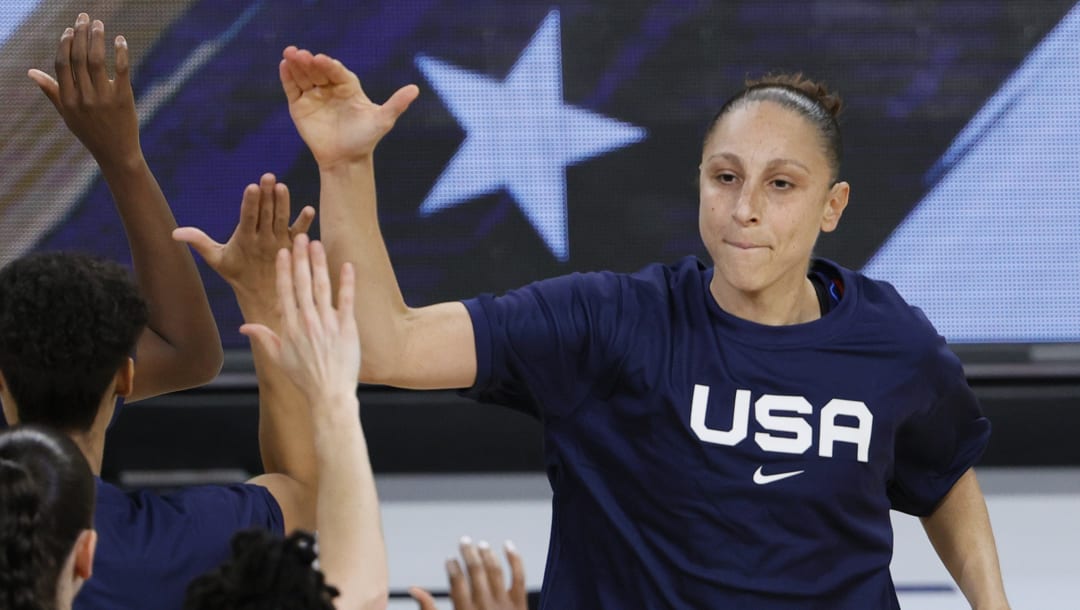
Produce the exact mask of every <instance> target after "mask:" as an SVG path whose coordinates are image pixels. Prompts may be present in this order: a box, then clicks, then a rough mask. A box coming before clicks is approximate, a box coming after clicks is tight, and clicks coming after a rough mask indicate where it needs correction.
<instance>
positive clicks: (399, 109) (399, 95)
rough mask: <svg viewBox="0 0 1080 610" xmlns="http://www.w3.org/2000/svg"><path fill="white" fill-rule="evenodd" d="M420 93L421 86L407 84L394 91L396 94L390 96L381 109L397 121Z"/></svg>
mask: <svg viewBox="0 0 1080 610" xmlns="http://www.w3.org/2000/svg"><path fill="white" fill-rule="evenodd" d="M419 95H420V88H419V87H417V86H416V85H405V86H404V87H402V88H401V89H398V90H397V91H395V92H394V95H391V96H390V99H388V100H386V103H385V104H383V105H382V107H381V109H380V111H381V112H383V113H386V114H387V115H389V118H390V119H391V120H393V121H396V120H397V118H398V117H399V116H401V114H402V113H403V112H405V111H406V110H408V109H409V105H410V104H412V103H413V101H415V100H416V98H417V97H418V96H419Z"/></svg>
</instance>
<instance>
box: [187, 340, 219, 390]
mask: <svg viewBox="0 0 1080 610" xmlns="http://www.w3.org/2000/svg"><path fill="white" fill-rule="evenodd" d="M224 364H225V350H223V349H222V347H221V341H220V340H219V341H217V342H215V343H213V344H210V345H207V346H205V347H203V348H202V349H200V350H199V354H198V356H197V357H196V358H193V359H192V364H191V371H190V375H191V387H197V386H201V385H206V384H208V383H210V382H211V381H213V380H215V379H217V376H218V375H219V374H221V367H222V366H223V365H224Z"/></svg>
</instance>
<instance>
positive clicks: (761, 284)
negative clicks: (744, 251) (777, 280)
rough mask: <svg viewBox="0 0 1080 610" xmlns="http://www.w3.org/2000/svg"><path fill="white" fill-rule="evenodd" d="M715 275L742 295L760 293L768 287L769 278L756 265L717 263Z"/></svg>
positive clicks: (729, 262) (728, 262)
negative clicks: (742, 293)
mask: <svg viewBox="0 0 1080 610" xmlns="http://www.w3.org/2000/svg"><path fill="white" fill-rule="evenodd" d="M715 274H716V275H717V276H719V277H720V279H721V280H722V281H723V282H724V283H725V284H727V285H728V286H730V287H732V288H734V289H736V290H738V291H739V292H744V293H754V292H760V291H761V290H762V289H764V288H765V287H766V286H768V285H769V283H770V282H769V279H770V278H769V277H768V276H767V274H765V273H764V272H763V270H762V269H761V268H760V266H758V265H754V266H750V265H746V264H735V263H732V262H731V261H719V262H717V264H716V271H715Z"/></svg>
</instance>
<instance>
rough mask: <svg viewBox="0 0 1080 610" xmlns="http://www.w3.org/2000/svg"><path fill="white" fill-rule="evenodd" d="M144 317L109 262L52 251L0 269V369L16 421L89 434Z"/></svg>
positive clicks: (125, 277)
mask: <svg viewBox="0 0 1080 610" xmlns="http://www.w3.org/2000/svg"><path fill="white" fill-rule="evenodd" d="M148 318H149V313H148V310H147V305H146V301H144V300H143V298H142V296H140V295H139V289H138V288H137V287H136V286H135V283H134V282H133V281H132V279H131V276H130V275H129V274H128V272H127V270H126V269H125V268H124V267H122V266H120V265H119V264H117V263H114V262H112V261H107V260H104V259H99V258H95V257H92V256H87V255H82V254H71V253H59V252H51V253H44V254H34V255H31V256H27V257H24V258H21V259H19V260H16V261H14V262H12V263H10V264H9V265H7V266H6V267H4V268H3V269H2V270H0V371H3V373H4V378H5V379H6V381H7V384H8V387H9V389H10V390H11V394H12V396H14V397H15V403H16V407H17V409H18V413H19V421H20V422H23V423H41V424H45V425H48V426H52V427H54V428H57V429H59V430H64V431H78V432H85V431H86V430H88V429H89V428H90V425H91V424H93V422H94V418H95V417H96V416H97V411H98V406H99V405H100V403H101V398H102V395H103V394H104V393H105V390H106V388H108V387H109V383H110V382H111V381H112V379H113V377H114V376H115V375H116V372H117V371H118V370H119V369H120V367H121V366H122V365H123V364H124V362H125V361H126V359H127V358H128V357H129V356H131V355H132V352H133V350H134V349H135V343H136V341H138V338H139V334H140V333H141V332H142V330H143V329H144V328H145V327H146V323H147V320H148Z"/></svg>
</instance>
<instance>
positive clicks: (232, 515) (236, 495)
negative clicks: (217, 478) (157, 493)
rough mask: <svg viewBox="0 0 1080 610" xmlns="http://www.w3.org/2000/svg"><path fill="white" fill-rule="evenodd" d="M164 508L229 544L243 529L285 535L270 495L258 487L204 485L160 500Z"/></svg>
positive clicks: (247, 484) (278, 510) (245, 485)
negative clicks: (228, 541)
mask: <svg viewBox="0 0 1080 610" xmlns="http://www.w3.org/2000/svg"><path fill="white" fill-rule="evenodd" d="M161 499H162V503H163V505H164V506H166V507H169V508H171V509H172V510H175V511H176V512H177V513H178V514H180V515H184V516H186V518H187V519H188V520H190V521H191V524H192V526H194V527H196V528H197V529H199V530H200V531H204V532H207V533H208V534H210V535H211V536H213V535H219V536H220V537H221V538H223V539H224V540H226V541H227V540H229V539H230V538H232V535H233V534H234V533H235V532H237V531H239V530H243V529H250V528H259V529H265V530H267V531H269V532H270V533H273V534H278V535H284V534H285V518H284V517H283V516H282V514H281V507H280V506H279V505H278V503H277V500H276V499H274V496H273V494H271V493H270V491H269V490H268V489H267V488H265V487H263V486H261V485H252V484H250V483H237V484H233V485H204V486H198V487H189V488H186V489H182V490H180V491H177V492H174V493H171V494H167V495H164V496H162V497H161Z"/></svg>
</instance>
